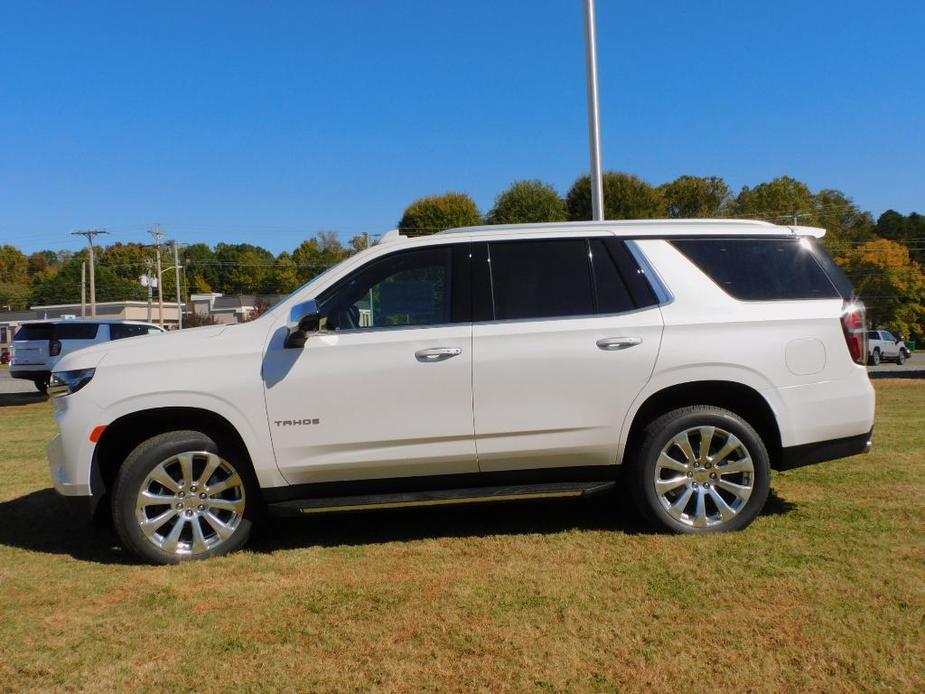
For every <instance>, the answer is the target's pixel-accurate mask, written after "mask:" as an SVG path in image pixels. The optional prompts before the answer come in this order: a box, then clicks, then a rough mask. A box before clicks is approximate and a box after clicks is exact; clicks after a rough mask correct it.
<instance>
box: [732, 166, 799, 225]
mask: <svg viewBox="0 0 925 694" xmlns="http://www.w3.org/2000/svg"><path fill="white" fill-rule="evenodd" d="M732 211H733V212H734V213H735V215H736V216H737V217H749V218H753V219H764V220H766V221H769V222H774V223H775V224H788V223H791V222H792V220H793V216H794V215H798V216H797V220H798V222H799V224H806V220H805V218H803V217H800V216H799V215H811V214H812V213H813V211H814V204H813V193H812V191H811V190H810V189H809V186H807V185H806V184H805V183H803V182H802V181H798V180H796V179H795V178H791V177H790V176H780V177H778V178H775V179H774V180H772V181H768V182H767V183H760V184H758V185H757V186H755V187H754V188H749V187H748V186H743V187H742V190H741V191H739V194H738V195H737V196H736V199H735V203H734V205H733V207H732Z"/></svg>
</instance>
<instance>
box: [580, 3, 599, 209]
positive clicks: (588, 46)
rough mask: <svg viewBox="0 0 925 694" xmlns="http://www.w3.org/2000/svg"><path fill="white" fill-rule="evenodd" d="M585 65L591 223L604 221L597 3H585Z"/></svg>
mask: <svg viewBox="0 0 925 694" xmlns="http://www.w3.org/2000/svg"><path fill="white" fill-rule="evenodd" d="M585 62H586V63H587V76H588V143H589V145H590V148H591V219H593V220H594V221H596V222H601V221H603V220H604V177H603V165H602V164H601V109H600V102H599V100H598V87H597V28H596V26H595V19H594V0H585Z"/></svg>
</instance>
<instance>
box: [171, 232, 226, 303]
mask: <svg viewBox="0 0 925 694" xmlns="http://www.w3.org/2000/svg"><path fill="white" fill-rule="evenodd" d="M180 262H181V263H182V264H183V271H184V272H185V273H186V281H187V282H188V283H189V287H190V292H192V293H195V294H207V293H209V292H211V291H213V288H214V287H217V286H218V283H219V274H220V273H219V266H218V265H217V264H216V262H215V254H214V253H213V252H212V249H211V248H209V246H208V245H207V244H205V243H191V244H190V245H189V246H185V247H184V248H182V249H181V250H180Z"/></svg>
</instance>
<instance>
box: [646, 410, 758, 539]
mask: <svg viewBox="0 0 925 694" xmlns="http://www.w3.org/2000/svg"><path fill="white" fill-rule="evenodd" d="M754 486H755V466H754V463H753V462H752V457H751V455H750V454H749V452H748V449H747V448H746V447H745V444H743V443H742V442H741V441H740V440H739V439H738V438H736V436H735V435H734V434H732V433H730V432H728V431H726V430H725V429H721V428H719V427H714V426H699V427H693V428H691V429H685V430H684V431H682V432H680V433H679V434H677V435H676V436H675V437H673V438H672V439H671V440H670V441H669V442H668V443H667V444H665V446H664V448H662V451H661V453H660V454H659V456H658V461H657V462H656V464H655V491H656V494H657V495H658V500H659V501H660V502H661V504H662V506H663V507H664V508H665V510H666V511H667V512H668V514H669V515H670V516H671V517H672V518H674V519H675V520H676V521H678V522H680V523H683V524H684V525H688V526H691V527H694V528H710V527H716V526H720V525H722V524H724V523H726V522H728V521H729V520H731V519H732V518H734V517H735V516H736V515H737V514H738V513H739V512H740V511H741V510H742V508H743V507H744V506H745V504H746V503H747V502H748V499H749V497H751V495H752V490H753V489H754Z"/></svg>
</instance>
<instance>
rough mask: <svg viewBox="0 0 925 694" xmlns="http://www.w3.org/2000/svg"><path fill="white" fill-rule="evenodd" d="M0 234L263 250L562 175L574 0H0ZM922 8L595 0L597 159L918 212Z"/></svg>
mask: <svg viewBox="0 0 925 694" xmlns="http://www.w3.org/2000/svg"><path fill="white" fill-rule="evenodd" d="M0 26H2V27H3V31H2V37H3V50H2V52H0V242H8V243H14V244H15V245H18V246H20V247H21V248H23V249H24V250H26V251H33V250H37V249H39V248H46V247H50V248H56V249H57V248H74V247H77V246H79V245H80V243H79V239H78V238H74V237H71V236H70V235H69V232H71V231H73V230H75V229H81V228H91V227H103V228H106V229H109V230H110V232H111V233H112V236H111V237H110V239H108V240H113V241H115V240H122V241H139V240H143V239H144V238H145V236H146V235H145V234H144V229H145V228H146V227H147V226H148V225H150V224H152V223H154V222H160V223H161V224H162V225H163V226H164V228H166V229H167V230H168V232H170V233H171V235H172V236H174V237H176V238H178V239H179V240H181V241H184V242H192V241H199V240H203V241H207V242H209V243H213V244H214V243H217V242H219V241H222V240H226V241H235V242H237V241H247V242H251V243H259V244H262V245H264V246H266V247H268V248H270V249H271V250H273V251H274V252H278V251H280V250H284V249H291V248H293V247H294V246H295V245H297V244H298V243H299V242H300V241H301V240H302V239H303V238H305V237H306V236H308V235H311V234H312V233H314V232H315V231H317V230H320V229H333V230H337V231H338V232H340V233H341V234H342V236H343V237H344V238H347V237H349V236H351V235H352V234H354V233H358V232H361V231H367V230H368V231H371V232H378V231H383V230H385V229H388V228H392V227H394V226H395V224H396V223H397V221H398V219H399V218H400V216H401V213H402V210H403V209H404V207H405V206H406V205H407V204H408V203H409V202H410V201H411V200H413V199H414V198H417V197H420V196H422V195H427V194H432V193H442V192H445V191H447V190H460V191H465V192H468V193H470V194H472V195H473V196H474V197H475V199H476V201H477V202H478V203H479V205H480V207H482V209H483V210H487V209H488V208H489V207H490V206H491V203H492V201H493V199H494V196H495V195H496V194H497V193H498V192H499V191H501V190H502V189H504V188H505V187H506V186H507V185H508V184H510V183H511V182H512V181H513V180H516V179H521V178H541V179H543V180H546V181H549V182H550V183H552V184H554V185H555V186H556V187H557V188H558V189H559V190H560V191H562V192H565V191H566V190H567V189H568V187H569V186H570V185H571V183H572V182H573V181H574V179H575V178H576V177H577V176H578V175H580V174H582V173H583V172H585V171H586V170H587V168H588V163H587V161H588V154H587V125H586V117H587V116H586V110H585V107H586V101H585V99H586V97H585V83H584V69H585V68H584V44H583V40H584V35H583V24H582V3H581V0H550V1H541V0H516V1H515V0H510V1H505V0H493V1H492V2H483V1H482V0H469V1H467V2H433V1H428V2H424V1H421V2H418V1H413V2H412V1H407V2H406V1H403V0H393V1H392V2H372V1H366V2H361V1H357V2H272V3H269V2H265V3H258V2H250V3H243V2H227V1H226V2H214V3H212V2H202V1H198V2H195V3H190V2H182V3H181V2H158V3H124V2H112V3H100V2H81V3H75V2H66V3H53V2H44V3H4V4H3V6H2V8H0ZM923 26H925V4H923V3H919V2H910V1H898V0H897V1H895V2H890V1H888V2H879V3H874V2H869V1H867V2H857V1H854V0H849V1H847V2H846V1H844V0H842V1H840V2H834V1H833V2H830V1H827V0H815V1H814V2H781V1H778V2H774V3H767V2H752V1H745V2H739V3H733V2H712V1H708V0H701V1H698V2H690V1H680V0H679V1H676V2H671V1H668V0H665V1H657V0H649V1H648V2H644V3H629V2H622V1H621V2H617V1H616V0H598V33H599V41H600V47H599V50H600V73H601V92H602V106H601V108H602V122H603V140H604V155H603V156H604V164H605V167H606V168H608V169H619V170H625V171H631V172H633V173H636V174H638V175H641V176H643V177H644V178H646V179H648V180H649V181H650V182H652V183H656V184H658V183H661V182H664V181H666V180H670V179H672V178H674V177H676V176H678V175H681V174H686V173H689V174H697V175H720V176H723V177H725V178H726V180H727V181H728V182H729V183H730V184H731V185H732V186H733V187H734V188H735V189H738V188H739V187H740V186H742V185H745V184H748V185H754V184H756V183H759V182H761V181H763V180H768V179H770V178H773V177H775V176H779V175H781V174H789V175H792V176H795V177H797V178H800V179H803V180H805V181H807V182H808V183H809V184H810V186H812V187H814V188H821V187H833V188H838V189H840V190H843V191H844V192H846V193H847V194H849V195H850V196H852V197H854V198H855V200H856V201H857V202H858V203H859V204H860V205H861V206H862V207H864V208H866V209H870V210H872V211H873V212H874V213H875V214H879V213H880V212H882V211H883V210H884V209H887V208H890V207H892V208H894V209H898V210H900V211H902V212H910V211H913V210H918V211H919V212H925V115H923V114H925V50H923V45H922V27H923Z"/></svg>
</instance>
